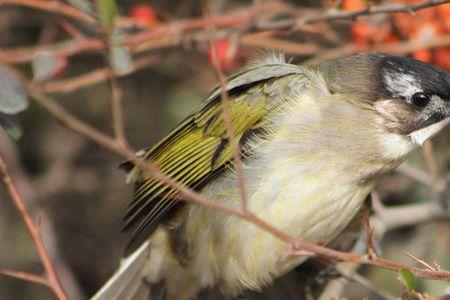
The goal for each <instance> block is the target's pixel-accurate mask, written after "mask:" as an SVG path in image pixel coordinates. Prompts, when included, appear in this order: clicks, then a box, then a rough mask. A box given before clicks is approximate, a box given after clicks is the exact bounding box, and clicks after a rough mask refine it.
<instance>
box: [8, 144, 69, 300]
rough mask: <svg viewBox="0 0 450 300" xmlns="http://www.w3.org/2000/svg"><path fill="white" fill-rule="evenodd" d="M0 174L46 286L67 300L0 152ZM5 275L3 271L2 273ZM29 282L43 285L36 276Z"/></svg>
mask: <svg viewBox="0 0 450 300" xmlns="http://www.w3.org/2000/svg"><path fill="white" fill-rule="evenodd" d="M0 173H1V174H2V177H3V181H4V183H5V185H6V187H7V188H8V192H9V194H10V195H11V199H12V200H13V203H14V205H15V206H16V208H17V210H18V211H19V212H20V214H21V216H22V218H23V220H24V222H25V224H26V226H27V228H28V231H29V232H30V234H31V237H32V239H33V242H34V244H35V245H36V249H37V250H38V254H39V258H40V260H41V262H42V265H43V266H44V270H45V277H44V278H45V279H46V281H48V284H47V285H48V286H49V287H50V288H51V289H52V291H53V292H54V293H55V295H56V296H57V298H58V299H59V300H67V299H68V298H67V295H66V293H65V292H64V289H63V287H62V286H61V283H60V282H59V279H58V276H57V275H56V271H55V267H54V266H53V263H52V260H51V258H50V255H49V254H48V252H47V249H46V248H45V245H44V242H43V241H42V236H41V233H40V231H39V229H38V226H37V225H36V223H35V222H34V221H33V218H32V217H31V214H30V212H29V210H28V208H27V206H26V204H25V201H24V200H23V198H22V195H21V194H20V192H19V190H18V188H17V185H16V183H15V182H14V180H13V178H11V176H10V175H9V173H8V169H7V166H6V162H5V159H4V157H3V154H2V153H1V152H0ZM3 273H5V271H4V272H3ZM6 274H7V275H10V276H14V277H20V278H22V279H23V277H26V276H24V275H25V273H23V272H21V273H20V272H12V271H6ZM28 280H29V281H34V282H39V283H43V282H44V279H42V278H40V279H38V277H37V276H28Z"/></svg>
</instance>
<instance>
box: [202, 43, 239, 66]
mask: <svg viewBox="0 0 450 300" xmlns="http://www.w3.org/2000/svg"><path fill="white" fill-rule="evenodd" d="M214 47H215V48H216V51H217V52H216V53H217V59H218V61H219V66H220V68H221V69H222V70H223V71H227V70H230V69H231V68H233V67H234V66H235V65H236V63H237V47H236V45H233V44H232V43H231V40H230V39H229V38H223V39H220V40H217V41H216V42H215V43H214V45H212V46H210V47H209V52H208V57H209V61H210V62H211V64H213V65H214V64H215V62H214V51H215V50H214Z"/></svg>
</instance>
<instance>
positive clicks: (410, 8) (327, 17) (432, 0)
mask: <svg viewBox="0 0 450 300" xmlns="http://www.w3.org/2000/svg"><path fill="white" fill-rule="evenodd" d="M445 3H450V0H429V1H423V2H421V3H418V4H413V5H401V4H388V5H382V6H367V7H366V8H363V9H357V10H350V11H342V10H337V11H329V12H326V13H323V14H319V15H316V16H311V17H308V18H305V19H304V20H301V23H303V24H312V23H317V22H323V21H332V20H345V19H347V20H348V19H355V18H357V17H360V16H369V15H378V14H392V13H407V14H411V13H414V12H416V11H419V10H422V9H426V8H430V7H433V6H438V5H442V4H445Z"/></svg>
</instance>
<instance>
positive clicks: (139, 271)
mask: <svg viewBox="0 0 450 300" xmlns="http://www.w3.org/2000/svg"><path fill="white" fill-rule="evenodd" d="M148 256H149V241H147V242H145V243H144V244H142V245H141V246H140V247H139V248H138V249H137V250H136V251H134V252H133V253H132V254H131V255H129V256H128V257H126V258H124V259H123V260H122V262H121V264H120V268H119V269H118V270H117V271H116V272H115V273H114V275H113V276H112V277H111V278H110V279H109V280H108V281H107V282H106V283H105V285H104V286H103V287H102V288H101V289H100V290H99V291H98V292H97V293H96V294H95V295H94V296H93V297H92V298H91V300H119V299H120V300H137V299H149V297H150V285H149V284H146V283H145V280H144V277H145V275H144V274H143V266H144V265H145V263H146V261H147V259H148ZM152 300H153V299H152Z"/></svg>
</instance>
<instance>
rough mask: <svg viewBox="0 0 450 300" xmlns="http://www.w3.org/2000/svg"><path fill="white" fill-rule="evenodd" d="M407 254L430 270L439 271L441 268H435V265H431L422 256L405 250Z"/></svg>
mask: <svg viewBox="0 0 450 300" xmlns="http://www.w3.org/2000/svg"><path fill="white" fill-rule="evenodd" d="M405 255H406V256H408V257H409V258H410V259H412V260H413V261H415V262H418V263H419V264H421V265H422V266H424V267H425V268H427V269H428V270H431V271H439V269H436V268H434V267H433V266H431V265H430V264H429V263H427V262H426V261H424V260H423V259H421V258H418V257H417V256H414V255H412V254H411V253H409V252H407V251H405Z"/></svg>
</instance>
